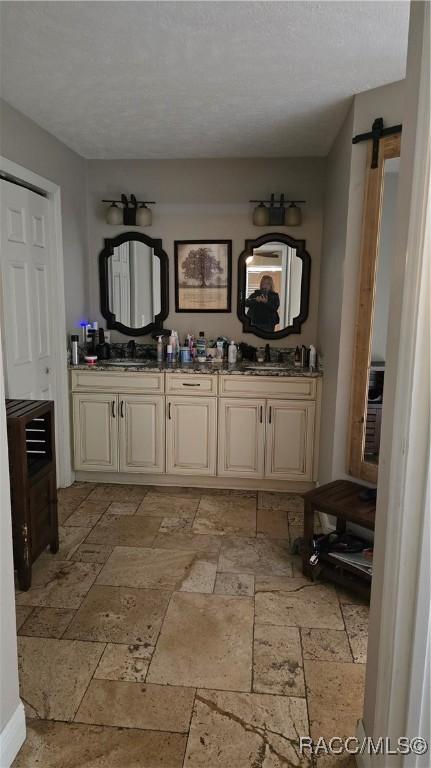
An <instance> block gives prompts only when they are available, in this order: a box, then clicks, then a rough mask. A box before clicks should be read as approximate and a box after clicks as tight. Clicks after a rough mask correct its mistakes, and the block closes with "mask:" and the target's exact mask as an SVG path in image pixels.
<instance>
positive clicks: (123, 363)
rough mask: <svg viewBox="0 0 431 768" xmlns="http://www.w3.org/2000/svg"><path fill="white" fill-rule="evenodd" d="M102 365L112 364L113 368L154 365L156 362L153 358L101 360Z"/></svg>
mask: <svg viewBox="0 0 431 768" xmlns="http://www.w3.org/2000/svg"><path fill="white" fill-rule="evenodd" d="M100 362H101V364H102V365H109V366H111V365H112V366H113V367H114V368H115V367H116V368H145V366H151V367H154V366H155V365H156V363H155V362H154V361H153V360H128V359H124V360H121V359H119V360H101V361H100Z"/></svg>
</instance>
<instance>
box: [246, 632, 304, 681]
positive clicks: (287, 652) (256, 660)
mask: <svg viewBox="0 0 431 768" xmlns="http://www.w3.org/2000/svg"><path fill="white" fill-rule="evenodd" d="M253 690H254V691H256V692H257V693H274V694H280V695H282V696H305V683H304V672H303V669H302V653H301V639H300V636H299V629H297V628H296V627H276V626H270V625H264V626H256V627H255V630H254V652H253Z"/></svg>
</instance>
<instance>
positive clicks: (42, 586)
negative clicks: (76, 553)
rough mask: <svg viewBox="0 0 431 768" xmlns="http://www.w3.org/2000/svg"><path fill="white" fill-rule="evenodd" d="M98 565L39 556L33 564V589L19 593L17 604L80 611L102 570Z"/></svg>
mask: <svg viewBox="0 0 431 768" xmlns="http://www.w3.org/2000/svg"><path fill="white" fill-rule="evenodd" d="M101 567H102V566H101V565H99V563H75V562H73V561H72V560H56V559H55V558H52V557H40V558H39V559H38V560H36V562H35V563H34V565H33V569H32V586H31V588H30V589H29V590H28V592H18V593H17V595H16V602H17V604H18V605H40V606H50V607H51V608H79V606H80V605H81V603H82V601H83V599H84V597H85V595H86V594H87V592H88V590H89V589H90V587H91V585H92V584H93V582H94V580H95V578H96V576H97V574H98V573H99V571H100V569H101Z"/></svg>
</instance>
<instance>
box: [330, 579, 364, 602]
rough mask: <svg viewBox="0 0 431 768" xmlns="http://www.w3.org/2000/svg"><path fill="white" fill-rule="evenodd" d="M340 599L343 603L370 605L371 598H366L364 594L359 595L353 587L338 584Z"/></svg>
mask: <svg viewBox="0 0 431 768" xmlns="http://www.w3.org/2000/svg"><path fill="white" fill-rule="evenodd" d="M336 590H337V594H338V599H339V601H340V603H341V605H346V604H347V605H368V606H369V600H366V599H365V598H364V597H362V595H359V594H358V593H357V592H355V591H354V590H353V589H347V588H346V589H344V587H340V586H338V584H337V586H336Z"/></svg>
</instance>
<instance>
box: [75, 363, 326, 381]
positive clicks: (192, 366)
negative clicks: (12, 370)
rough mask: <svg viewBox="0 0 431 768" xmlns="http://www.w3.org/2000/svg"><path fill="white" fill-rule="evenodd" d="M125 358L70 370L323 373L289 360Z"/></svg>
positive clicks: (234, 373) (318, 374) (233, 374)
mask: <svg viewBox="0 0 431 768" xmlns="http://www.w3.org/2000/svg"><path fill="white" fill-rule="evenodd" d="M121 362H122V361H118V363H117V364H116V365H112V362H111V364H110V363H109V361H108V360H104V361H100V362H99V363H98V364H97V365H86V364H84V363H81V364H80V365H70V366H69V369H70V370H71V371H109V373H112V372H113V371H121V372H122V373H124V372H125V371H136V372H138V373H143V372H147V373H163V372H166V373H181V374H185V373H194V374H199V373H204V374H215V375H217V374H223V375H226V374H227V375H232V376H288V377H293V376H297V377H303V376H306V377H308V378H310V377H311V378H319V377H320V376H322V372H321V371H313V372H311V371H309V370H308V368H306V369H303V368H294V367H292V366H291V365H289V364H287V363H250V362H248V361H243V362H241V363H235V364H234V365H228V364H227V363H221V364H220V363H184V364H178V365H177V364H175V365H168V363H157V362H156V361H155V360H142V362H141V361H139V363H138V364H134V365H127V363H126V364H125V365H121Z"/></svg>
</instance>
